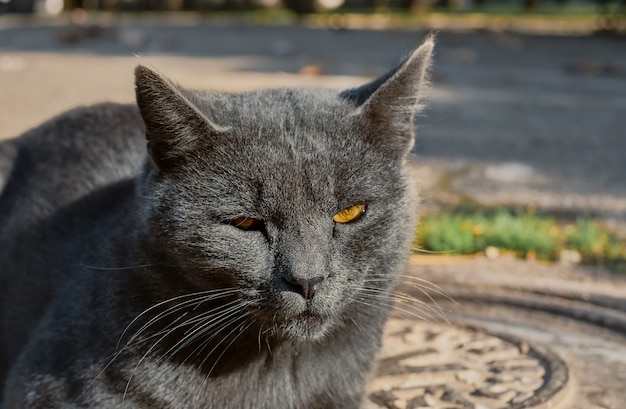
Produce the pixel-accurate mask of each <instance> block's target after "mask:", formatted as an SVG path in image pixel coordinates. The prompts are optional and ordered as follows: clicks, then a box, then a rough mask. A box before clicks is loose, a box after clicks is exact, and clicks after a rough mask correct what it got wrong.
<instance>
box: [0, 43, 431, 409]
mask: <svg viewBox="0 0 626 409" xmlns="http://www.w3.org/2000/svg"><path fill="white" fill-rule="evenodd" d="M431 52H432V39H429V40H427V41H426V42H425V43H424V45H422V47H420V48H419V49H418V50H416V51H415V52H414V53H413V54H412V55H411V56H409V57H408V58H407V59H406V60H405V61H404V62H403V63H402V64H400V65H399V66H398V67H396V68H395V69H394V70H392V71H391V72H390V73H388V74H387V75H385V76H383V77H381V78H379V79H378V80H376V81H374V82H372V83H370V84H366V85H364V86H363V87H361V88H357V89H353V90H347V91H345V92H343V93H341V94H339V95H337V94H335V93H333V92H331V91H322V90H307V89H302V90H299V89H270V90H261V91H254V92H248V93H243V94H235V95H225V94H218V93H211V92H199V91H189V90H185V89H183V88H181V87H179V86H177V85H175V84H173V83H171V82H170V81H169V80H167V79H165V78H164V77H162V76H161V75H159V74H157V73H156V72H154V71H152V70H150V69H148V68H146V67H143V66H140V67H138V68H137V70H136V91H137V105H136V106H135V105H117V104H102V105H96V106H93V107H87V108H78V109H75V110H73V111H70V112H68V113H65V114H62V115H60V116H59V117H57V118H54V119H52V120H51V121H49V122H47V123H45V124H43V125H41V126H40V127H38V128H35V129H33V130H31V131H29V132H27V133H26V134H25V135H23V136H21V137H20V138H17V139H14V140H10V141H5V142H2V143H1V144H0V163H2V165H1V166H0V348H1V349H0V380H1V381H2V382H3V384H4V393H3V397H2V398H3V404H2V407H3V408H4V409H15V408H141V409H144V408H145V409H147V408H151V409H154V408H172V409H174V408H305V409H309V408H310V409H313V408H358V407H359V406H360V405H361V404H362V401H363V392H364V385H365V383H366V381H367V379H368V376H369V373H370V371H371V369H372V366H373V362H374V360H375V354H376V351H377V350H378V348H379V346H380V337H381V332H382V328H383V326H384V323H385V320H386V316H387V311H388V308H389V304H390V302H391V299H392V291H393V288H394V286H395V284H396V283H397V281H398V277H399V275H400V274H401V273H402V271H403V268H404V263H405V261H406V257H407V255H408V252H409V249H410V246H411V239H412V236H413V226H414V222H415V210H416V206H417V203H416V200H417V194H416V192H415V189H414V186H413V185H414V184H413V182H412V181H411V179H410V177H409V175H408V170H407V168H406V155H407V154H408V152H409V151H410V149H411V146H412V144H413V126H412V119H413V116H414V115H415V113H416V112H417V111H418V109H419V102H420V99H421V95H422V92H423V88H424V86H425V81H426V78H425V76H426V73H427V69H428V66H429V62H430V58H431ZM146 138H147V141H148V149H147V153H146V147H145V141H146Z"/></svg>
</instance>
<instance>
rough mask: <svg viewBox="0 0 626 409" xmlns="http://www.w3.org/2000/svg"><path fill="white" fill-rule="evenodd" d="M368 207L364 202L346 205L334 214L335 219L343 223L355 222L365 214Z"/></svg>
mask: <svg viewBox="0 0 626 409" xmlns="http://www.w3.org/2000/svg"><path fill="white" fill-rule="evenodd" d="M366 209H367V207H366V206H365V205H364V204H357V205H354V206H350V207H346V208H345V209H343V210H341V211H339V212H338V213H337V214H336V215H334V216H333V221H334V222H335V223H342V224H345V223H352V222H355V221H357V220H359V219H360V218H361V216H363V215H364V214H365V210H366Z"/></svg>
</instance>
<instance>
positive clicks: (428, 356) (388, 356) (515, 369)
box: [366, 319, 568, 409]
mask: <svg viewBox="0 0 626 409" xmlns="http://www.w3.org/2000/svg"><path fill="white" fill-rule="evenodd" d="M567 380H568V375H567V369H566V367H565V365H564V364H563V362H562V361H561V360H560V359H559V358H557V357H556V356H555V355H554V354H552V353H551V352H550V351H549V350H547V349H545V348H541V349H538V347H536V346H531V345H529V344H527V343H526V342H524V341H522V340H518V339H515V338H512V337H509V336H500V335H495V334H491V333H488V332H486V331H483V330H480V329H477V328H471V327H455V326H451V325H444V324H441V325H439V324H433V323H428V322H416V321H410V320H402V319H391V320H390V321H389V323H388V325H387V329H386V333H385V338H384V342H383V348H382V351H381V355H380V358H379V364H378V371H377V375H376V377H375V378H374V379H373V380H372V381H371V382H370V384H369V387H368V397H369V401H368V402H367V406H366V407H367V408H368V409H369V408H372V409H373V408H376V409H378V408H387V409H422V408H424V409H425V408H442V409H443V408H446V409H492V408H493V409H501V408H539V407H545V406H544V404H547V405H550V404H552V403H554V402H553V400H554V399H555V395H556V394H557V393H558V392H560V391H561V390H563V388H564V386H565V385H566V384H567ZM547 405H546V406H547Z"/></svg>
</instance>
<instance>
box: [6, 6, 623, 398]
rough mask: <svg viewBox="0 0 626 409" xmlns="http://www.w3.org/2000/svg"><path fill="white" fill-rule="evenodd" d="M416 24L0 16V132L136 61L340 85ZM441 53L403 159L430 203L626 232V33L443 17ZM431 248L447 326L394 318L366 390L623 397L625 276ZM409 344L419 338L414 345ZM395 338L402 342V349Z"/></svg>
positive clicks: (416, 263) (120, 75)
mask: <svg viewBox="0 0 626 409" xmlns="http://www.w3.org/2000/svg"><path fill="white" fill-rule="evenodd" d="M425 35H426V31H424V30H420V28H419V27H415V29H406V28H405V29H402V30H390V31H380V30H345V29H335V30H329V29H320V28H310V27H308V26H306V25H305V24H302V25H290V26H263V27H260V26H254V25H249V24H244V22H242V21H224V22H215V21H213V22H211V23H207V22H205V21H203V20H202V19H200V18H198V17H194V16H189V15H176V16H172V17H170V18H168V19H165V20H164V19H158V20H155V19H148V18H138V17H133V18H131V17H128V16H112V15H99V16H96V17H95V18H94V19H93V20H91V21H88V22H87V24H84V25H82V26H77V25H68V24H67V19H66V18H60V19H56V20H38V19H31V18H26V19H17V18H16V17H6V16H4V17H3V18H1V19H0V90H2V92H0V138H8V137H13V136H17V135H18V134H19V133H21V132H23V131H25V130H27V129H28V128H30V127H32V126H34V125H36V124H38V123H39V122H41V121H42V120H44V119H46V118H49V117H50V116H52V115H54V114H57V113H60V112H62V111H64V110H66V109H68V108H71V107H74V106H76V105H79V104H90V103H94V102H99V101H120V102H130V101H132V99H133V94H134V90H133V78H132V71H133V68H134V66H135V65H136V64H137V63H138V62H139V61H140V60H143V61H145V62H147V63H149V64H151V65H153V66H155V67H156V68H158V69H159V70H160V71H161V72H163V73H164V74H166V75H168V76H169V77H171V78H173V79H174V80H176V81H177V82H179V83H181V84H182V85H185V86H188V87H194V88H210V89H220V90H225V91H239V90H245V89H250V88H259V87H264V86H282V85H295V86H322V87H330V88H333V89H344V88H348V87H352V86H355V85H358V84H360V83H362V82H364V81H367V80H368V79H370V78H372V77H373V76H376V75H379V74H381V73H383V72H384V71H385V70H386V69H387V68H389V67H390V66H393V65H394V64H395V63H397V62H398V61H399V59H400V58H401V56H403V55H406V53H407V52H409V51H410V50H411V49H413V48H414V47H416V46H417V45H419V43H420V42H421V40H422V39H423V38H424V36H425ZM436 52H437V54H436V57H435V65H434V68H433V80H434V85H433V88H432V90H431V97H430V101H431V102H430V105H429V107H428V108H427V109H426V111H425V112H424V115H422V116H420V117H419V118H418V138H417V142H416V148H415V156H414V158H413V159H412V164H413V165H414V166H415V167H416V169H417V172H418V175H419V181H420V185H421V187H422V191H423V195H424V198H425V201H424V208H426V209H434V208H437V207H440V206H443V205H454V204H456V203H459V202H460V201H471V202H478V203H482V204H486V205H490V204H509V205H520V206H533V207H536V208H539V209H542V210H546V211H550V212H555V213H557V214H559V215H563V216H564V217H575V216H576V215H582V214H587V215H592V216H593V217H594V218H595V219H596V220H600V221H602V222H605V223H607V224H610V225H611V226H613V227H614V228H616V229H618V230H619V231H621V232H622V233H623V232H625V231H626V228H625V226H626V177H624V175H625V174H626V115H625V113H626V41H625V40H624V37H611V36H586V37H582V36H581V37H559V36H539V35H533V36H530V35H521V34H516V33H512V32H486V31H485V32H468V31H454V30H448V31H442V32H440V33H438V40H437V51H436ZM438 260H440V261H437V262H436V263H435V264H433V263H432V262H431V261H428V262H427V263H428V264H432V265H424V261H423V260H422V259H421V258H416V259H414V260H413V262H412V265H411V266H410V268H409V272H410V273H411V274H412V275H413V276H415V277H419V278H422V279H426V280H429V281H430V282H432V283H436V284H437V285H440V286H441V287H442V288H443V290H444V291H445V292H446V293H447V294H449V295H450V296H451V297H452V298H453V299H454V300H456V301H457V303H458V304H460V305H461V306H462V308H459V306H458V305H457V304H454V303H451V302H450V301H449V300H447V299H446V298H445V297H441V296H438V295H437V291H432V290H431V291H430V292H429V294H430V295H431V296H433V297H434V298H435V300H434V301H437V304H439V305H440V306H441V308H442V309H443V310H444V315H445V317H447V319H448V321H450V323H449V324H446V323H445V321H442V320H440V319H436V318H433V319H434V322H431V321H427V324H425V323H423V322H419V321H416V322H415V323H414V324H410V325H409V324H402V323H401V324H399V325H400V329H398V328H397V327H396V329H394V328H392V327H393V325H391V326H390V329H389V331H390V332H389V335H388V336H387V338H386V340H387V344H386V345H387V346H386V349H385V350H384V352H383V355H382V356H381V366H380V372H379V375H380V376H379V377H378V378H376V379H375V380H374V381H373V383H372V386H371V396H372V399H373V401H375V402H377V403H376V404H374V403H373V402H372V405H378V406H374V407H389V408H393V407H397V408H400V407H450V408H457V407H458V408H476V409H479V408H496V407H512V408H515V407H519V408H521V407H533V408H540V407H564V408H572V409H577V408H580V409H583V408H584V409H595V408H611V409H618V408H620V406H618V405H620V404H621V403H623V402H626V392H625V391H624V390H623V389H622V388H621V386H620V385H623V384H624V382H626V379H624V377H625V376H626V349H625V348H624V344H625V343H624V336H626V335H625V334H626V316H625V315H624V312H623V311H624V310H626V301H625V300H626V287H624V283H623V280H622V279H619V278H616V277H612V276H610V275H609V274H608V273H607V272H604V271H602V270H598V269H589V268H583V267H576V266H554V265H543V264H532V263H526V262H521V261H514V260H509V259H507V258H501V259H498V260H485V259H478V260H474V259H455V261H450V262H448V261H441V260H442V259H438ZM444 260H445V259H444ZM459 260H461V261H459ZM425 285H426V284H425ZM427 285H428V286H431V285H430V284H427ZM407 291H408V292H411V291H412V290H411V289H410V288H409V289H407ZM422 298H423V296H422ZM424 301H425V302H431V301H430V300H429V299H428V298H426V299H425V300H424ZM429 322H430V323H431V324H428V323H429ZM394 325H395V324H394ZM402 325H404V327H402ZM407 325H408V327H407ZM429 331H430V332H429ZM411 334H413V335H411ZM425 334H426V335H428V334H430V335H428V337H427V338H428V339H426V338H424V337H425V336H426V335H425ZM406 340H409V341H410V340H413V341H416V342H418V343H419V344H420V345H422V346H424V345H429V347H428V348H426V347H420V348H419V349H420V350H421V351H422V352H423V353H418V354H417V355H416V356H419V359H418V358H416V357H415V356H414V355H415V354H413V352H415V349H411V348H414V347H412V346H411V345H414V344H410V345H409V346H407V345H406V342H407V341H406ZM433 342H434V344H433ZM455 343H456V344H455ZM455 345H456V346H455ZM467 345H472V346H473V347H471V348H469V349H468V350H467V351H466V352H465V353H461V354H459V352H458V351H459V350H463V351H465V350H464V349H463V348H465V347H467ZM403 348H404V349H403ZM406 348H408V349H406ZM429 348H430V349H429ZM399 351H405V352H406V351H409V352H408V354H409V355H407V356H405V357H404V358H402V357H401V358H398V354H399V353H400V352H399ZM411 351H413V352H411ZM424 351H427V352H424ZM428 351H430V352H428ZM433 351H435V352H433ZM445 351H448V352H445ZM454 351H456V352H454ZM516 351H517V352H516ZM452 352H454V353H452ZM455 354H456V355H455ZM489 354H495V355H494V356H497V357H499V358H494V357H492V358H493V359H491V358H489V357H490V355H489ZM518 355H519V356H518ZM394 357H395V358H394ZM472 357H475V359H474V360H473V361H472V360H471V359H472ZM396 358H398V359H396ZM409 358H410V359H409ZM406 359H408V361H407V360H406ZM411 359H413V361H411ZM420 359H421V361H420ZM470 361H471V362H470ZM507 362H509V364H507ZM510 362H517V363H518V364H519V365H517V366H515V365H512V364H510ZM494 365H495V366H494ZM498 365H500V367H498ZM502 365H504V367H503V366H502ZM507 365H509V367H515V368H517V369H515V371H517V372H515V371H513V372H511V374H509V373H508V372H507V370H505V369H506V366H507ZM511 365H512V366H511ZM524 365H526V366H527V367H528V368H530V369H528V370H527V372H524V370H521V369H519V367H520V366H521V367H524ZM420 368H421V369H420ZM437 368H438V369H437ZM394 371H395V372H394ZM520 371H521V372H520ZM425 373H426V375H424V374H425ZM432 374H435V375H436V376H435V375H432ZM431 375H432V376H431ZM496 375H497V376H496ZM424 377H426V378H424ZM537 379H540V381H537ZM437 380H438V381H437ZM394 382H395V383H394ZM398 382H400V384H401V385H404V386H401V387H399V386H398V385H399V384H398ZM407 382H408V383H407ZM411 382H412V383H411ZM502 382H505V383H506V385H504V384H502ZM507 382H508V383H507ZM537 382H538V383H537ZM407 385H408V386H407ZM442 385H443V386H442ZM503 385H504V386H503ZM429 388H430V389H429ZM446 388H448V389H446ZM407 390H408V391H409V392H407ZM528 392H530V394H529V395H524V393H528ZM416 396H417V397H419V398H417V397H416ZM455 399H456V401H455ZM442 402H445V403H442ZM506 402H508V403H506ZM515 402H517V403H515ZM441 405H447V406H441ZM472 405H473V406H472ZM481 405H482V406H481ZM516 405H517V406H516ZM558 405H560V406H558Z"/></svg>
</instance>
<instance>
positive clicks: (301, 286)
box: [285, 277, 324, 300]
mask: <svg viewBox="0 0 626 409" xmlns="http://www.w3.org/2000/svg"><path fill="white" fill-rule="evenodd" d="M285 279H286V280H287V282H288V283H290V284H292V285H293V286H294V287H295V289H296V290H297V292H299V293H300V295H302V296H303V297H304V299H305V300H310V299H312V298H313V296H314V295H315V292H316V291H317V289H318V288H319V284H320V283H321V282H322V281H324V277H314V278H295V277H286V278H285Z"/></svg>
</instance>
